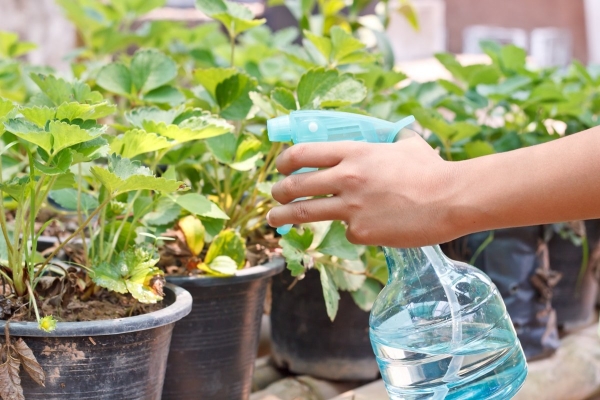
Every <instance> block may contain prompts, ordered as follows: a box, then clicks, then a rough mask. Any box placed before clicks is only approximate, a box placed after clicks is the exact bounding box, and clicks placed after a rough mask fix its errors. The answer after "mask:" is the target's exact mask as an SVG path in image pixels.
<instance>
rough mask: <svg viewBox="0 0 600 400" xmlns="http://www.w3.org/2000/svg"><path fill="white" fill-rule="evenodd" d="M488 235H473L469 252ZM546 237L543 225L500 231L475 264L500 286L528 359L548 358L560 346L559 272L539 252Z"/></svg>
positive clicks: (479, 244) (469, 243) (469, 239)
mask: <svg viewBox="0 0 600 400" xmlns="http://www.w3.org/2000/svg"><path fill="white" fill-rule="evenodd" d="M488 235H489V233H488V232H482V233H478V234H473V235H469V236H468V237H467V245H468V249H469V253H471V254H473V253H474V252H475V251H476V250H477V249H478V248H479V246H481V244H482V243H483V242H484V241H485V240H486V238H487V237H488ZM542 238H543V227H541V226H532V227H522V228H510V229H499V230H496V231H494V239H493V241H491V242H490V244H489V245H488V246H486V247H485V249H484V250H483V251H482V252H481V254H480V255H479V256H478V257H477V259H476V260H475V263H474V264H475V266H476V267H477V268H479V269H481V270H482V271H484V272H485V273H486V274H487V275H488V276H489V277H490V278H491V279H492V281H493V282H494V283H495V284H496V286H497V287H498V290H499V291H500V294H501V295H502V298H503V300H504V303H505V304H506V309H507V310H508V313H509V315H510V318H511V319H512V322H513V324H514V326H515V330H516V331H517V335H518V337H519V340H520V342H521V345H522V346H523V350H524V352H525V355H526V357H527V359H528V360H534V359H539V358H544V357H547V356H549V355H551V354H553V353H554V351H555V350H556V349H557V348H558V346H559V345H560V340H559V337H558V328H557V324H556V311H555V310H554V309H553V308H552V305H551V297H552V290H553V287H552V286H553V284H555V279H554V278H556V274H554V272H553V271H551V270H550V269H549V265H547V264H546V263H544V259H543V257H544V255H543V253H542V252H540V251H539V250H540V245H541V243H542Z"/></svg>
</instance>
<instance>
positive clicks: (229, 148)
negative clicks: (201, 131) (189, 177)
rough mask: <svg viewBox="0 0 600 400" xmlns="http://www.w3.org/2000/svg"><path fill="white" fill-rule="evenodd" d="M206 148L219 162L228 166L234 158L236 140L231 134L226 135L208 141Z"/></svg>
mask: <svg viewBox="0 0 600 400" xmlns="http://www.w3.org/2000/svg"><path fill="white" fill-rule="evenodd" d="M206 146H207V147H208V150H210V152H211V153H212V154H213V155H214V156H215V158H216V159H217V160H218V161H219V162H222V163H223V164H230V163H232V162H233V158H234V157H235V152H236V149H237V139H236V137H235V135H234V134H233V133H227V134H225V135H222V136H219V137H218V138H212V139H208V140H207V141H206Z"/></svg>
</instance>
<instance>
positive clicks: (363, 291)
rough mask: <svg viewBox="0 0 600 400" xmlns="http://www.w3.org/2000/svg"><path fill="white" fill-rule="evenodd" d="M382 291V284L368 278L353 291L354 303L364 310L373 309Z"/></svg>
mask: <svg viewBox="0 0 600 400" xmlns="http://www.w3.org/2000/svg"><path fill="white" fill-rule="evenodd" d="M379 292H381V285H380V284H379V283H378V282H377V281H376V280H374V279H370V278H369V279H367V280H366V281H365V282H364V283H363V284H362V285H361V286H360V288H358V289H357V290H355V291H353V292H351V293H350V294H351V295H352V299H354V303H355V304H356V305H357V306H358V307H360V308H361V309H362V310H364V311H367V312H368V311H371V308H373V304H374V303H375V300H376V299H377V296H379Z"/></svg>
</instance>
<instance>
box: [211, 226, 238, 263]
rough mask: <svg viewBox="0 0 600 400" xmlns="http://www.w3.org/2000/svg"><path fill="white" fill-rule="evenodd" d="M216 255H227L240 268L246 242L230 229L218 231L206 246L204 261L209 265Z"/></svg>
mask: <svg viewBox="0 0 600 400" xmlns="http://www.w3.org/2000/svg"><path fill="white" fill-rule="evenodd" d="M218 256H229V257H231V259H233V260H234V261H235V263H236V265H237V266H238V268H242V267H243V266H244V263H245V262H246V244H245V243H244V241H243V239H242V238H241V236H240V235H239V234H238V233H236V232H234V231H232V230H225V231H222V232H221V233H219V234H218V235H217V236H216V237H215V238H214V239H213V241H212V243H211V244H210V246H209V247H208V251H207V252H206V257H205V258H204V262H205V263H206V264H208V265H210V263H211V262H212V261H213V260H214V259H216V258H217V257H218Z"/></svg>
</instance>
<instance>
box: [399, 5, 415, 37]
mask: <svg viewBox="0 0 600 400" xmlns="http://www.w3.org/2000/svg"><path fill="white" fill-rule="evenodd" d="M398 13H399V14H400V15H402V16H404V18H405V19H406V21H407V22H408V23H409V24H410V26H412V28H413V29H414V30H418V29H419V16H418V14H417V10H416V9H415V6H414V5H413V3H412V2H411V1H410V0H401V1H400V7H399V8H398Z"/></svg>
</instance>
